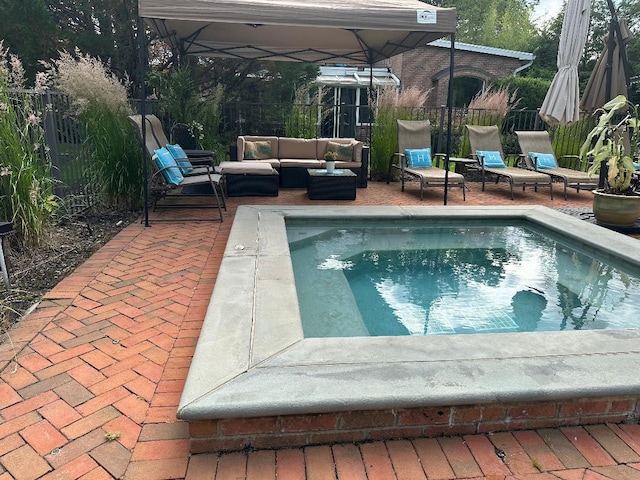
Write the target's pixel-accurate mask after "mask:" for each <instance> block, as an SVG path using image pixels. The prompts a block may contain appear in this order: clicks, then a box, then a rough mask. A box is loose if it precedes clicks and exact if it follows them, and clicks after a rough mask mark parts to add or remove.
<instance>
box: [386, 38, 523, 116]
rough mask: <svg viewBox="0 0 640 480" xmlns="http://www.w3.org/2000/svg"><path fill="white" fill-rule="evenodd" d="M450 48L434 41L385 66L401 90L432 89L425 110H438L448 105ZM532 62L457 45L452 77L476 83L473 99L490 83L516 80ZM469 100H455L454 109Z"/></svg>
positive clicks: (491, 49) (510, 52) (497, 51)
mask: <svg viewBox="0 0 640 480" xmlns="http://www.w3.org/2000/svg"><path fill="white" fill-rule="evenodd" d="M449 48H450V42H449V41H448V40H436V41H435V42H432V43H430V44H429V45H426V46H424V47H421V48H416V49H414V50H410V51H408V52H405V53H403V54H401V55H396V56H395V57H392V58H390V59H389V60H388V61H387V65H386V66H388V67H390V69H391V71H392V72H393V73H394V75H396V76H397V77H398V78H399V79H400V84H401V85H402V86H403V87H411V86H418V87H422V88H426V89H432V91H431V94H430V95H429V105H428V106H429V107H439V106H441V105H446V103H447V89H448V88H449V56H450V51H449ZM533 59H534V55H533V54H532V53H526V52H518V51H514V50H506V49H503V48H494V47H485V46H482V45H472V44H470V43H460V42H456V45H455V60H454V74H453V76H454V78H467V79H474V80H476V82H475V84H476V85H478V87H480V88H477V89H476V90H475V92H474V91H471V92H469V93H470V95H471V96H473V95H474V94H475V93H478V92H479V91H481V90H482V89H483V88H485V87H486V86H487V85H488V84H489V83H490V82H491V81H492V80H495V79H497V78H505V77H509V76H517V75H518V74H519V73H520V72H521V71H522V70H525V69H526V68H528V67H529V66H530V65H531V63H532V62H533ZM468 99H470V97H469V98H466V99H464V98H463V99H459V100H461V101H459V102H456V101H455V99H454V105H455V106H462V104H464V100H467V102H468Z"/></svg>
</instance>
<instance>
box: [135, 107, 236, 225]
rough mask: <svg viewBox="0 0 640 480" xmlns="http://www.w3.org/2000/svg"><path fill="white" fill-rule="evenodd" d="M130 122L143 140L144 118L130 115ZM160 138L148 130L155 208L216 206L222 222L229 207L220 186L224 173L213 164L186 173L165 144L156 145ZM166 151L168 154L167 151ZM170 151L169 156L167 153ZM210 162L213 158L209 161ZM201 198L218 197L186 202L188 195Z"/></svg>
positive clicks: (149, 185) (151, 185)
mask: <svg viewBox="0 0 640 480" xmlns="http://www.w3.org/2000/svg"><path fill="white" fill-rule="evenodd" d="M129 121H130V122H131V123H132V125H133V126H134V127H135V130H136V133H137V134H138V137H139V138H140V140H141V141H142V117H141V116H140V115H130V116H129ZM157 147H158V143H157V139H155V138H154V137H153V135H149V129H147V135H146V144H145V151H146V153H147V157H148V159H149V160H150V163H151V166H152V174H151V176H150V177H149V179H148V183H147V190H148V192H149V196H150V197H151V199H152V202H153V209H154V210H155V209H156V208H171V207H173V208H190V207H191V208H217V209H218V214H219V219H220V221H221V222H222V221H223V217H222V208H224V209H225V210H226V208H227V207H226V203H225V199H224V194H223V191H222V188H221V185H220V184H221V181H222V176H221V175H220V174H218V173H215V172H214V168H213V166H211V165H206V166H202V167H197V168H194V169H193V170H192V171H191V172H189V173H185V172H184V169H185V167H184V166H180V165H178V163H177V161H176V160H175V159H174V158H173V156H172V155H171V153H169V151H168V150H167V149H166V147H165V146H164V145H163V146H162V147H161V148H157ZM165 152H166V153H165ZM166 154H168V155H166ZM208 161H210V160H208ZM194 197H200V198H204V199H208V200H211V199H215V201H214V202H213V203H211V202H204V201H198V202H185V201H184V199H185V198H194ZM164 198H167V199H169V198H170V199H171V200H170V201H169V202H167V203H165V204H158V201H159V200H161V199H164Z"/></svg>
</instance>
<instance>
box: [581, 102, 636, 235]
mask: <svg viewBox="0 0 640 480" xmlns="http://www.w3.org/2000/svg"><path fill="white" fill-rule="evenodd" d="M639 108H640V107H639V106H638V105H633V104H632V103H630V102H629V101H628V100H627V98H626V97H625V96H624V95H618V96H617V97H616V98H614V99H613V100H611V101H609V102H607V103H606V104H605V105H604V106H603V107H602V108H599V109H598V110H597V112H598V113H600V117H599V119H598V123H597V124H596V126H595V127H594V128H593V130H591V132H589V134H588V136H587V139H586V141H585V142H584V144H583V145H582V147H581V148H580V157H581V158H582V159H588V160H589V161H591V162H593V163H592V166H591V168H589V174H591V175H596V174H599V173H600V170H601V169H603V166H604V169H605V170H603V172H602V173H603V176H604V188H600V189H596V190H594V192H593V193H594V197H593V214H594V215H595V217H596V221H597V222H598V223H600V224H603V225H613V226H621V227H624V226H631V225H633V224H634V223H635V222H636V220H637V219H638V217H640V192H639V185H638V180H637V178H636V177H635V176H634V172H635V165H634V162H633V158H634V157H633V155H634V153H635V152H632V151H631V145H636V146H637V142H636V141H634V140H636V139H635V138H634V137H635V136H636V135H638V127H639V126H640V124H639V120H640V119H639V116H638V113H639ZM621 115H622V116H621ZM625 144H626V145H625ZM605 172H606V175H604V173H605Z"/></svg>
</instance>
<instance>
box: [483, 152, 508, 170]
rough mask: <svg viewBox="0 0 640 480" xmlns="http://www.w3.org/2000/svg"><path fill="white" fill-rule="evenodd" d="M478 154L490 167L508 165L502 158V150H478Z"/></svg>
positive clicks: (486, 165)
mask: <svg viewBox="0 0 640 480" xmlns="http://www.w3.org/2000/svg"><path fill="white" fill-rule="evenodd" d="M476 155H477V156H478V159H479V160H480V162H481V163H482V161H483V160H484V166H485V167H489V168H505V167H506V165H505V164H504V161H503V160H502V155H500V152H498V151H493V150H476Z"/></svg>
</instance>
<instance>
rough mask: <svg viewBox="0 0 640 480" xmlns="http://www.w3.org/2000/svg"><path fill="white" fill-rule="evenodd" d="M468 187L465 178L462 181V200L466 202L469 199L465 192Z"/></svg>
mask: <svg viewBox="0 0 640 480" xmlns="http://www.w3.org/2000/svg"><path fill="white" fill-rule="evenodd" d="M466 189H467V186H466V185H465V184H464V180H463V181H462V201H463V202H465V201H466V200H467V194H466V192H465V190H466Z"/></svg>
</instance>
